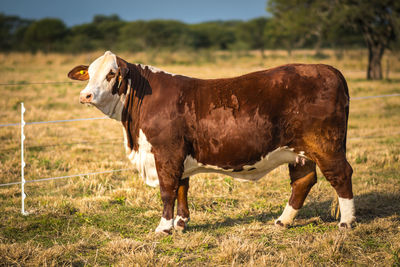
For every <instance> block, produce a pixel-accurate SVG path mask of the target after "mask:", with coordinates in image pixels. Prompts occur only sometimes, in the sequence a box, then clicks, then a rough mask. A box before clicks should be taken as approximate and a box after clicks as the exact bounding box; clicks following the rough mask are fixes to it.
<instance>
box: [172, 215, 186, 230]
mask: <svg viewBox="0 0 400 267" xmlns="http://www.w3.org/2000/svg"><path fill="white" fill-rule="evenodd" d="M188 222H189V218H183V217H181V216H180V215H177V216H176V218H175V220H174V228H175V230H178V231H183V230H185V227H186V225H187V223H188Z"/></svg>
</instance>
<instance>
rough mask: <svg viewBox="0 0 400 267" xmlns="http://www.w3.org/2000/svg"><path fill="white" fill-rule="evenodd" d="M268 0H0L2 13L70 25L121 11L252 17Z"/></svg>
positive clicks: (125, 14) (132, 15)
mask: <svg viewBox="0 0 400 267" xmlns="http://www.w3.org/2000/svg"><path fill="white" fill-rule="evenodd" d="M266 4H267V0H247V1H246V0H141V1H137V0H130V1H129V0H116V1H112V0H97V1H95V0H79V1H78V0H0V13H4V14H7V15H18V16H20V17H22V18H28V19H40V18H44V17H56V18H60V19H62V20H63V21H64V22H65V23H66V24H67V25H68V26H71V25H75V24H81V23H85V22H90V21H91V20H92V18H93V16H94V15H96V14H104V15H111V14H117V15H119V16H120V17H121V18H122V19H123V20H127V21H132V20H138V19H143V20H149V19H176V20H181V21H184V22H187V23H197V22H202V21H209V20H229V19H239V20H248V19H251V18H255V17H260V16H266V15H267V12H266V10H265V7H266Z"/></svg>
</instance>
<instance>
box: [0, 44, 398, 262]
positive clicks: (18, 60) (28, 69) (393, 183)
mask: <svg viewBox="0 0 400 267" xmlns="http://www.w3.org/2000/svg"><path fill="white" fill-rule="evenodd" d="M325 54H326V56H325V57H322V58H321V57H320V58H314V57H313V56H312V51H295V52H294V53H293V54H292V55H291V56H290V57H288V56H287V55H286V53H284V52H283V51H269V52H268V53H267V56H266V58H265V59H262V58H261V57H259V55H258V54H257V53H256V52H254V53H228V52H227V53H223V52H215V53H212V52H207V51H203V52H199V53H196V54H194V53H189V52H187V53H184V52H182V53H163V52H160V53H156V52H152V53H138V54H122V55H121V56H122V57H123V58H125V59H127V60H128V61H131V62H138V63H146V64H152V65H155V66H157V67H160V68H163V69H165V70H167V71H169V72H174V73H180V74H186V75H189V76H194V77H204V78H205V77H209V78H211V77H226V76H235V75H239V74H244V73H247V72H250V71H254V70H259V69H262V68H268V67H272V66H277V65H280V64H284V63H288V62H307V63H316V62H322V63H327V64H331V65H333V66H335V67H337V68H338V69H340V70H341V71H342V72H343V73H344V75H345V77H346V78H347V80H348V83H349V88H350V94H351V96H352V97H358V96H368V95H380V94H391V93H400V63H399V62H400V61H399V57H398V56H396V55H393V54H391V55H387V57H386V58H385V59H384V61H383V62H384V68H385V70H386V65H387V64H389V66H390V73H389V77H390V78H391V79H390V80H384V81H372V82H371V81H367V80H365V78H364V77H365V69H366V58H367V57H366V52H365V51H347V52H341V53H339V52H334V51H326V52H325ZM100 55H101V53H100V52H99V53H90V54H85V55H55V54H50V55H42V54H37V55H30V54H14V53H13V54H0V73H1V74H2V75H1V76H0V83H17V84H18V85H9V86H4V85H0V92H1V95H2V97H1V98H0V124H3V123H9V122H18V120H19V116H20V113H19V112H20V111H19V110H20V108H19V103H20V102H21V101H24V102H25V106H26V109H27V111H26V113H25V115H26V121H42V120H57V119H70V118H89V117H101V116H103V115H102V114H101V113H100V112H99V111H98V110H96V109H95V108H89V107H86V106H84V105H80V104H79V103H78V94H79V91H80V90H81V89H82V88H83V87H84V84H85V83H71V84H55V85H54V84H53V85H43V84H37V85H27V84H26V83H28V82H47V81H62V82H64V81H65V82H67V81H68V80H67V77H66V73H67V72H68V71H69V70H70V69H71V68H72V67H74V66H75V65H78V64H87V63H90V62H91V61H92V60H93V59H95V58H96V57H98V56H100ZM385 73H386V71H385ZM399 122H400V97H391V98H379V99H366V100H354V101H352V102H351V108H350V120H349V131H348V158H349V161H350V163H351V164H352V166H353V168H354V175H353V183H354V192H355V203H356V213H357V223H356V225H355V227H354V229H353V230H351V231H345V232H342V231H338V229H337V227H336V226H337V221H336V220H335V219H334V218H332V217H331V215H330V204H331V200H332V197H333V190H332V188H331V186H330V185H329V184H328V182H327V181H326V180H325V178H324V177H323V176H322V175H321V174H319V180H318V183H317V184H316V185H315V186H314V188H313V189H312V191H311V193H310V195H309V197H308V199H307V201H306V205H305V206H304V208H303V209H302V210H301V212H300V213H299V216H298V219H297V220H296V221H295V224H294V226H293V227H291V228H289V229H285V230H282V229H277V228H275V227H274V225H273V222H274V219H276V218H277V217H278V216H279V214H280V213H281V212H282V210H283V208H284V206H285V203H286V202H287V200H288V197H289V195H290V185H289V178H288V170H287V167H286V166H281V167H279V168H278V169H276V170H274V171H273V172H272V173H271V174H269V175H267V176H266V177H265V178H263V179H261V180H260V181H258V182H248V183H240V182H237V181H234V180H233V179H231V178H229V177H225V176H221V175H199V176H195V177H192V179H191V188H190V191H189V194H190V196H189V205H190V209H191V222H190V224H189V228H188V230H187V231H186V232H184V233H174V234H173V235H170V236H157V235H156V234H154V229H155V227H156V226H157V224H158V222H159V219H160V215H161V210H162V206H161V201H160V194H159V190H158V189H153V188H150V187H147V186H145V185H144V184H143V182H142V181H141V180H140V179H139V178H138V176H137V174H136V173H135V172H133V171H130V172H120V173H113V174H105V175H96V176H90V177H87V176H85V177H80V178H71V179H63V180H57V181H50V182H40V183H30V184H27V185H26V192H27V199H26V206H27V210H28V211H29V212H30V215H29V216H22V215H21V214H20V201H21V199H20V187H19V186H8V187H0V212H1V215H0V265H76V266H80V265H125V266H130V265H137V266H144V265H161V264H162V265H207V266H208V265H226V266H227V265H232V266H239V265H285V266H287V265H333V266H334V265H377V266H390V265H394V266H399V265H400V255H399V253H400V234H399V232H400V214H399V213H400V177H399V176H400V175H399V170H400V163H399V160H400V156H399V155H400V124H399ZM26 136H27V139H26V142H25V143H26V146H27V147H26V151H25V155H26V156H25V160H26V162H27V167H26V179H27V180H32V179H38V178H45V177H53V176H61V175H71V174H78V173H87V172H92V171H104V170H112V169H121V168H129V167H130V165H129V164H128V160H127V158H126V157H125V154H124V148H123V144H122V142H123V137H122V128H121V126H120V125H119V123H117V122H115V121H113V120H97V121H84V122H69V123H59V124H44V125H28V126H26ZM19 138H20V137H19V128H18V127H7V128H0V140H1V142H0V183H6V182H13V181H18V180H19V179H20V159H19V157H20V156H19V155H20V150H19V144H20V143H19Z"/></svg>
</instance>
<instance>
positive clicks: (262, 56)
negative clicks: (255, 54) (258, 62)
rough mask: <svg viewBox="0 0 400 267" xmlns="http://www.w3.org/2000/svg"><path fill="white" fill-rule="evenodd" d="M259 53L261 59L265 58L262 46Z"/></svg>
mask: <svg viewBox="0 0 400 267" xmlns="http://www.w3.org/2000/svg"><path fill="white" fill-rule="evenodd" d="M260 52H261V58H262V59H264V58H265V49H264V46H261V47H260Z"/></svg>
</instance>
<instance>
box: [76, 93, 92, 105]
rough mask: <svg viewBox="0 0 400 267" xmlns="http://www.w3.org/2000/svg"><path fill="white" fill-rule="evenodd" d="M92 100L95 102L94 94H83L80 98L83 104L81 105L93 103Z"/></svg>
mask: <svg viewBox="0 0 400 267" xmlns="http://www.w3.org/2000/svg"><path fill="white" fill-rule="evenodd" d="M92 100H93V94H92V93H87V92H82V93H81V94H80V96H79V102H81V104H88V103H91V102H92Z"/></svg>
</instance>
